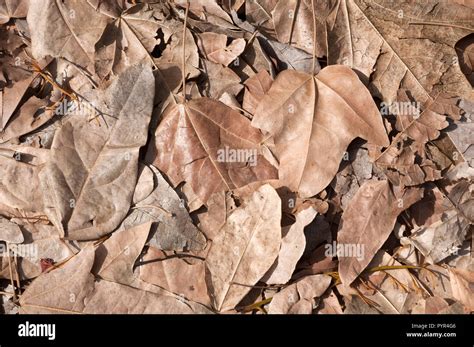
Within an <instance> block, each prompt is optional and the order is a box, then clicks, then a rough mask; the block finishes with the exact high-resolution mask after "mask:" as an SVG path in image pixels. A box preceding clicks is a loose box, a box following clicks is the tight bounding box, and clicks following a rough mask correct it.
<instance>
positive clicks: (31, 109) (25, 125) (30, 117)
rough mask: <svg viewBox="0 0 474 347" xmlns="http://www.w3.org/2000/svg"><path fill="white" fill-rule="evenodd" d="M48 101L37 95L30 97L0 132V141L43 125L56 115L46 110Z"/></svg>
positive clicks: (17, 136)
mask: <svg viewBox="0 0 474 347" xmlns="http://www.w3.org/2000/svg"><path fill="white" fill-rule="evenodd" d="M46 105H47V101H46V100H44V99H39V98H37V97H36V96H32V97H31V98H29V99H28V100H27V101H26V102H25V103H24V104H23V105H22V106H21V107H20V108H19V109H18V111H17V112H16V113H15V114H14V115H13V117H12V118H11V119H10V121H9V123H8V124H7V126H6V129H4V131H3V132H1V133H0V142H2V143H4V142H7V141H10V140H12V139H15V138H19V137H20V136H22V135H25V134H28V133H30V132H32V131H33V130H35V129H37V128H39V127H41V126H42V125H43V124H45V123H46V122H48V121H49V120H50V119H51V118H52V117H54V115H55V114H54V112H53V111H50V110H46V109H45V106H46Z"/></svg>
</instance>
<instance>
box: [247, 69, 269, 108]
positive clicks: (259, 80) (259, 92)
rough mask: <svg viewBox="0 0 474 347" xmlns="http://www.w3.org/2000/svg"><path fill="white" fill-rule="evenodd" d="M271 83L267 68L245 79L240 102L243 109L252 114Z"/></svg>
mask: <svg viewBox="0 0 474 347" xmlns="http://www.w3.org/2000/svg"><path fill="white" fill-rule="evenodd" d="M272 83H273V80H272V78H271V77H270V75H269V74H268V72H267V70H262V71H260V72H259V73H257V74H256V75H255V76H252V77H250V78H249V79H247V80H246V81H245V83H244V85H245V94H244V102H243V104H242V106H243V108H244V110H246V111H248V112H249V113H251V114H254V113H255V110H256V109H257V106H258V105H259V104H260V101H262V99H263V97H264V96H265V94H266V93H267V92H268V91H269V90H270V87H271V85H272Z"/></svg>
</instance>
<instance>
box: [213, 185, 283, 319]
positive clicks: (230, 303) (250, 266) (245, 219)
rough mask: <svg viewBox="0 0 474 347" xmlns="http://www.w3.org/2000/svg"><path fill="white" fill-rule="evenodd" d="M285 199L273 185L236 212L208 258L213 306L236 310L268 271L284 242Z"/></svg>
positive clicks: (216, 238)
mask: <svg viewBox="0 0 474 347" xmlns="http://www.w3.org/2000/svg"><path fill="white" fill-rule="evenodd" d="M280 211H281V201H280V198H279V197H278V194H277V193H276V191H275V190H274V189H273V188H272V187H271V186H269V185H264V186H262V187H260V188H259V189H258V190H257V191H256V192H255V193H254V194H253V195H252V196H251V197H250V198H249V199H248V200H247V201H245V202H244V203H243V204H242V205H241V206H240V207H239V208H237V209H236V210H235V211H233V212H232V213H231V214H230V215H229V217H228V218H227V221H226V224H225V225H224V227H223V228H222V229H221V230H220V232H219V234H218V235H217V236H216V237H215V239H214V240H213V243H212V245H211V248H210V250H209V253H208V256H207V258H206V268H207V272H208V273H207V274H206V275H207V276H206V277H207V278H206V282H207V283H208V287H209V291H210V293H211V298H212V301H213V306H214V307H215V308H216V309H217V310H218V311H226V310H230V309H233V308H234V307H235V306H236V305H237V304H238V303H239V301H240V300H241V299H242V298H243V297H244V296H245V294H247V293H248V292H249V290H250V288H251V286H253V285H255V284H256V283H257V281H258V280H260V278H262V276H263V275H264V274H265V273H266V272H267V271H268V269H269V268H270V266H271V265H272V264H273V262H274V261H275V259H276V257H277V256H278V251H279V248H280V243H281V228H280V219H281V212H280Z"/></svg>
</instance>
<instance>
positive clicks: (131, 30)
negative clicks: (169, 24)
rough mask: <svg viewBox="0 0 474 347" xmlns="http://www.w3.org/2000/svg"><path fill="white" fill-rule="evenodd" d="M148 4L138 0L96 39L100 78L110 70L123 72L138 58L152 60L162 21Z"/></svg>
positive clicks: (117, 73) (148, 61)
mask: <svg viewBox="0 0 474 347" xmlns="http://www.w3.org/2000/svg"><path fill="white" fill-rule="evenodd" d="M153 15H154V11H153V10H152V9H150V8H149V7H148V5H147V4H138V5H136V6H133V7H131V8H129V9H127V10H126V11H124V12H123V13H115V14H114V17H116V18H115V19H114V20H113V21H112V22H110V23H108V24H107V27H106V28H105V29H104V31H103V33H101V34H102V35H101V36H100V38H98V40H97V42H95V53H94V54H95V57H94V60H95V62H94V64H95V72H96V73H97V74H98V75H99V77H100V78H102V79H103V78H105V77H106V76H107V75H109V74H110V73H112V74H114V75H119V74H120V73H122V72H123V71H125V70H126V69H127V67H129V66H130V65H131V64H133V63H134V62H140V61H142V60H146V61H147V63H150V61H151V59H152V58H151V56H150V54H151V52H152V51H153V49H154V47H155V45H157V44H158V42H157V39H156V38H155V36H156V32H157V30H158V28H159V27H160V24H159V22H158V21H156V19H155V18H154V16H153Z"/></svg>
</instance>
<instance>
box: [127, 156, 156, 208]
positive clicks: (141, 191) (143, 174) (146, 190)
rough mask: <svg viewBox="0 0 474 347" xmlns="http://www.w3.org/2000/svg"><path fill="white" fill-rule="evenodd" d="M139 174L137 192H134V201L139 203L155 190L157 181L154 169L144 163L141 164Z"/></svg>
mask: <svg viewBox="0 0 474 347" xmlns="http://www.w3.org/2000/svg"><path fill="white" fill-rule="evenodd" d="M138 171H139V175H138V180H137V185H136V186H135V192H134V193H133V199H132V201H133V203H134V204H137V203H139V202H140V201H142V200H145V199H146V198H147V197H148V196H149V195H150V194H151V193H152V192H153V190H154V188H155V181H154V179H153V178H154V174H153V171H152V169H150V168H149V167H148V166H146V165H144V164H139V170H138Z"/></svg>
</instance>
